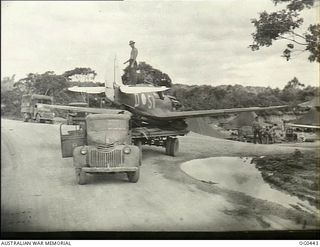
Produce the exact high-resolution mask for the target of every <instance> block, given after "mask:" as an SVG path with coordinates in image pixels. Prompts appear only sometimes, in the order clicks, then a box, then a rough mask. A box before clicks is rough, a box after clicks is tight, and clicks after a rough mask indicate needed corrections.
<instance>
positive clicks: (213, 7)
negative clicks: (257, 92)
mask: <svg viewBox="0 0 320 247" xmlns="http://www.w3.org/2000/svg"><path fill="white" fill-rule="evenodd" d="M263 10H267V11H272V10H275V7H274V5H273V4H272V1H271V0H212V1H204V2H198V1H197V2H196V1H175V2H172V1H152V2H151V1H149V2H142V1H139V2H137V1H123V2H103V1H98V2H91V1H90V2H89V1H87V2H86V1H81V2H75V1H70V2H63V1H57V2H54V1H52V2H29V1H28V2H27V1H26V2H24V1H22V2H18V1H10V2H6V1H1V12H2V13H1V14H2V15H1V34H2V35H1V71H2V75H1V76H2V77H4V76H11V75H12V74H16V78H17V79H20V78H22V77H24V76H25V75H26V74H27V73H30V72H32V73H43V72H45V71H49V70H50V71H55V72H56V73H57V74H59V73H63V72H64V71H66V70H71V69H73V68H75V67H90V68H92V69H94V70H95V71H96V72H97V73H98V76H97V80H98V81H104V80H107V81H109V82H110V81H113V60H114V57H115V56H117V59H118V61H119V68H120V69H123V68H124V65H123V64H122V63H123V62H124V61H126V60H127V59H128V58H129V54H130V47H129V45H128V42H129V40H134V41H135V42H136V47H137V48H138V50H139V55H138V59H137V60H138V61H145V62H147V63H149V64H151V65H152V66H153V67H154V68H157V69H160V70H161V71H163V72H165V73H167V74H168V75H169V76H170V77H171V79H172V80H173V82H174V83H184V84H189V85H191V84H208V85H213V86H216V85H220V84H232V85H233V84H242V85H244V86H249V85H250V86H271V87H280V88H282V87H283V86H284V85H285V84H286V83H287V82H288V81H289V80H291V79H292V78H293V77H294V76H296V77H297V78H298V79H299V80H300V81H301V82H302V83H305V84H306V85H313V86H316V85H318V84H319V64H317V63H310V62H308V60H307V55H308V54H307V53H302V54H300V55H299V56H297V57H296V58H295V59H293V60H292V61H289V62H287V61H286V60H285V59H284V58H282V57H280V55H281V53H282V50H283V48H284V44H286V43H281V42H279V43H278V42H277V43H275V44H274V45H273V46H272V47H269V48H262V49H261V50H259V51H256V52H253V51H251V50H250V49H249V48H248V46H249V45H250V44H251V43H252V38H251V33H252V32H253V31H254V28H253V25H252V24H251V23H250V19H251V18H255V17H258V12H261V11H263ZM304 17H305V23H306V24H309V23H315V22H316V18H317V17H316V11H315V9H312V10H309V11H305V13H304Z"/></svg>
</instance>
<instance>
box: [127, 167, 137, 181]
mask: <svg viewBox="0 0 320 247" xmlns="http://www.w3.org/2000/svg"><path fill="white" fill-rule="evenodd" d="M127 177H128V180H129V182H131V183H136V182H138V180H139V177H140V168H139V167H138V170H137V171H135V172H127Z"/></svg>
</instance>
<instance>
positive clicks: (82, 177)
mask: <svg viewBox="0 0 320 247" xmlns="http://www.w3.org/2000/svg"><path fill="white" fill-rule="evenodd" d="M76 181H77V184H80V185H83V184H86V173H85V172H82V171H81V170H80V169H76Z"/></svg>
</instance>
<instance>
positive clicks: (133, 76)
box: [124, 40, 138, 85]
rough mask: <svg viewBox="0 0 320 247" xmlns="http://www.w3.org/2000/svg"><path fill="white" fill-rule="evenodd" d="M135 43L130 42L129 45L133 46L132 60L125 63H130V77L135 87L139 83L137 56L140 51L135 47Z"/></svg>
mask: <svg viewBox="0 0 320 247" xmlns="http://www.w3.org/2000/svg"><path fill="white" fill-rule="evenodd" d="M134 44H135V42H134V41H132V40H130V41H129V45H130V46H131V53H130V58H129V60H128V61H126V62H124V64H126V63H128V62H129V66H128V69H129V76H130V78H129V79H130V82H131V83H130V84H132V85H135V84H136V83H137V72H136V70H137V67H138V64H137V56H138V49H137V48H135V47H134Z"/></svg>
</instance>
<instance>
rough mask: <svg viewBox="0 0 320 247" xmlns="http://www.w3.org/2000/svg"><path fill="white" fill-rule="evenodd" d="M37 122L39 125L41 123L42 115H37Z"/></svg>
mask: <svg viewBox="0 0 320 247" xmlns="http://www.w3.org/2000/svg"><path fill="white" fill-rule="evenodd" d="M36 122H37V123H41V119H40V115H39V114H37V116H36Z"/></svg>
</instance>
